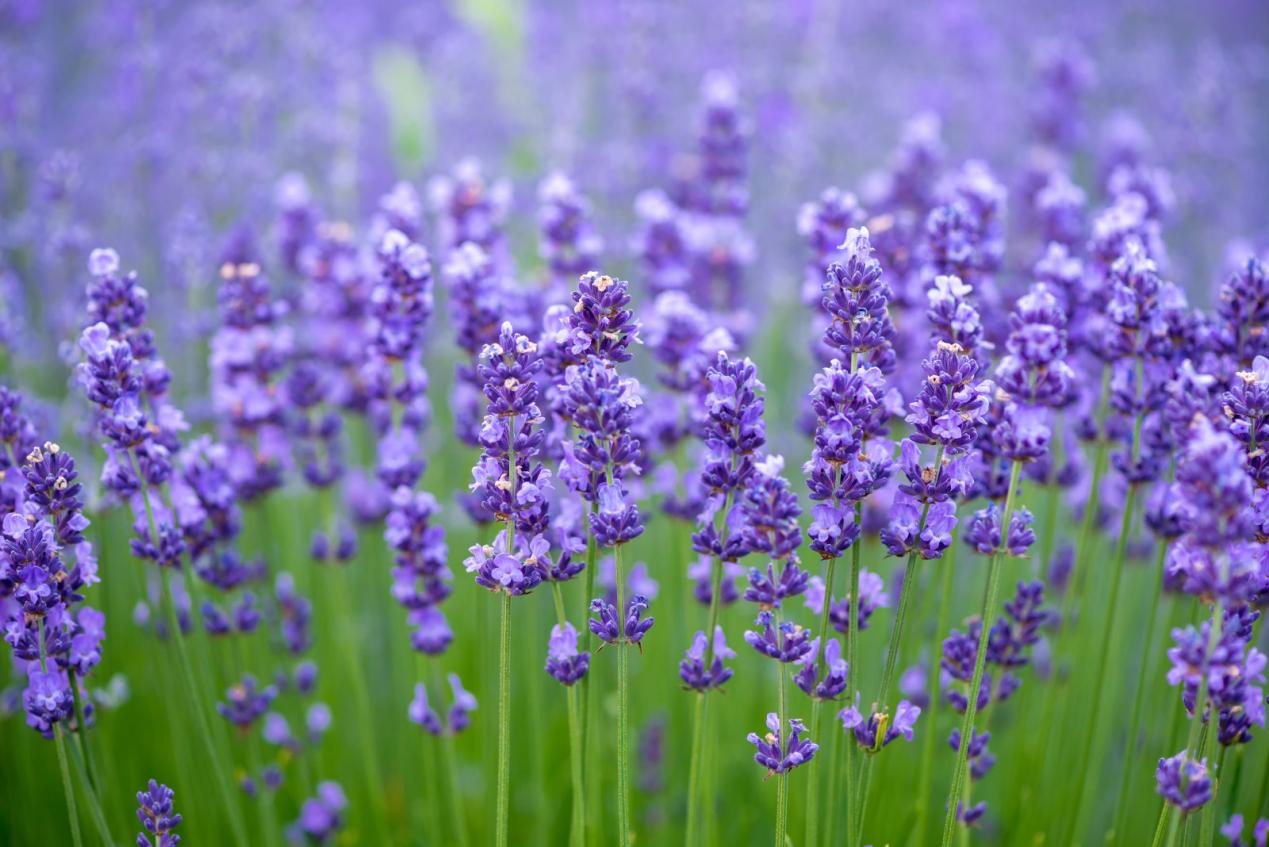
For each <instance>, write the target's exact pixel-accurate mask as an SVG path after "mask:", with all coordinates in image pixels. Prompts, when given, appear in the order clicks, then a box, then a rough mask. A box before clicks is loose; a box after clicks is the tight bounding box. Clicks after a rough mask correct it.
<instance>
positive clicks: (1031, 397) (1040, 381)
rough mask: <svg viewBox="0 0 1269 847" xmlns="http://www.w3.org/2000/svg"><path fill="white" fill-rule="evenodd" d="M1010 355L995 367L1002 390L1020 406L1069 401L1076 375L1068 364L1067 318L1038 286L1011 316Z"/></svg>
mask: <svg viewBox="0 0 1269 847" xmlns="http://www.w3.org/2000/svg"><path fill="white" fill-rule="evenodd" d="M1009 324H1010V330H1011V331H1010V333H1009V340H1008V341H1007V342H1006V344H1005V349H1006V350H1007V351H1008V352H1007V353H1006V355H1005V356H1004V357H1003V358H1002V359H1001V360H1000V363H999V364H998V365H997V366H996V379H997V380H998V381H999V384H1000V387H1001V388H1003V389H1004V390H1005V391H1007V392H1009V395H1010V396H1011V397H1012V398H1013V399H1014V400H1016V401H1018V402H1020V403H1026V404H1029V405H1033V406H1050V407H1057V406H1061V405H1063V404H1064V403H1066V402H1067V401H1068V399H1069V393H1070V385H1071V380H1072V379H1073V378H1074V375H1075V374H1074V372H1073V371H1072V370H1071V367H1070V365H1068V364H1067V363H1066V314H1065V313H1064V312H1063V311H1062V308H1061V305H1060V304H1059V302H1058V299H1057V297H1056V296H1055V295H1054V294H1053V292H1051V291H1049V289H1048V287H1047V286H1046V285H1045V284H1044V283H1037V284H1036V285H1035V286H1033V287H1032V289H1031V290H1030V291H1029V292H1027V293H1026V294H1025V295H1024V296H1022V297H1020V298H1019V299H1018V302H1017V304H1016V305H1015V306H1014V310H1013V312H1012V313H1011V314H1010V315H1009Z"/></svg>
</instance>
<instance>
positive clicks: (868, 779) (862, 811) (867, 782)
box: [852, 751, 877, 847]
mask: <svg viewBox="0 0 1269 847" xmlns="http://www.w3.org/2000/svg"><path fill="white" fill-rule="evenodd" d="M876 758H877V756H876V754H875V753H874V752H872V751H869V752H867V753H865V754H864V763H863V764H862V765H860V767H859V804H858V805H859V811H858V813H857V814H858V815H859V826H858V830H859V835H858V836H857V837H858V842H857V843H858V844H863V843H864V823H865V820H864V818H865V817H866V816H867V815H868V791H869V789H870V788H872V768H873V762H874V761H875V760H876ZM852 847H853V845H852Z"/></svg>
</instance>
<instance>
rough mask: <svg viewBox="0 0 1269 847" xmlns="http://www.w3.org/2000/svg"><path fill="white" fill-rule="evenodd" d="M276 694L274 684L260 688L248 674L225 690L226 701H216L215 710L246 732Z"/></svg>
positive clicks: (266, 709)
mask: <svg viewBox="0 0 1269 847" xmlns="http://www.w3.org/2000/svg"><path fill="white" fill-rule="evenodd" d="M277 695H278V689H277V687H276V686H274V685H266V686H264V687H263V688H261V687H259V686H258V685H257V683H256V679H255V677H253V676H251V675H250V674H248V675H246V676H244V677H243V678H242V681H241V682H238V683H237V684H235V685H233V686H231V687H229V688H227V689H226V690H225V701H226V702H224V703H217V704H216V711H217V712H219V713H220V715H221V717H223V718H224V719H225V720H227V721H229V722H230V723H232V724H234V725H235V726H237V727H238V729H239V731H240V732H246V731H247V730H248V729H250V728H251V725H252V724H254V723H255V722H256V720H257V719H259V718H260V716H261V715H263V714H264V713H265V712H267V711H268V710H269V706H270V705H271V704H272V703H273V700H274V699H275V698H276V697H277Z"/></svg>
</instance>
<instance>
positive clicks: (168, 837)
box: [137, 779, 181, 847]
mask: <svg viewBox="0 0 1269 847" xmlns="http://www.w3.org/2000/svg"><path fill="white" fill-rule="evenodd" d="M173 796H174V794H173V791H172V789H170V788H168V787H167V786H166V785H160V784H159V783H158V782H156V781H155V780H153V779H152V780H150V785H149V787H148V788H147V789H146V790H145V791H138V792H137V819H138V820H140V821H141V825H142V826H143V827H145V832H143V833H139V834H138V835H137V847H176V845H177V844H180V843H181V837H180V836H179V835H177V834H176V833H174V832H173V831H172V830H174V829H176V827H177V826H179V825H180V823H181V816H180V815H179V814H172V797H173ZM147 833H148V835H147Z"/></svg>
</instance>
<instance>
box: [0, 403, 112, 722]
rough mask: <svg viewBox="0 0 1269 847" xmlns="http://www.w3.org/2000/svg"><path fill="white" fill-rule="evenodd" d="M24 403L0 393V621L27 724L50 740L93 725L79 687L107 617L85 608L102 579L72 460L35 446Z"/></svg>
mask: <svg viewBox="0 0 1269 847" xmlns="http://www.w3.org/2000/svg"><path fill="white" fill-rule="evenodd" d="M20 402H21V398H20V397H19V396H18V395H17V394H15V393H14V392H12V391H10V390H9V389H7V388H4V387H0V476H2V477H3V479H2V480H0V493H2V494H3V502H2V503H0V507H2V508H3V511H4V517H3V519H2V520H0V533H2V537H0V620H2V621H3V632H4V640H5V642H6V643H7V644H8V645H9V646H10V648H12V651H13V653H12V660H13V665H14V668H15V670H16V671H17V672H18V673H20V674H22V676H24V677H25V686H24V688H23V692H22V704H23V707H24V708H25V710H26V720H27V725H28V726H30V727H31V728H32V729H34V730H35V731H36V732H38V733H40V734H41V735H43V736H44V737H45V738H49V739H51V738H52V737H53V733H54V729H55V727H57V726H61V727H63V728H64V729H65V730H67V731H82V730H83V728H84V726H83V722H91V720H92V718H93V705H92V701H91V699H90V698H88V697H87V696H86V694H87V690H86V689H85V687H84V684H83V680H84V679H85V678H86V677H87V676H88V675H89V674H91V673H92V671H93V669H94V668H95V667H97V665H98V663H99V662H100V661H101V650H102V642H103V641H104V640H105V637H106V630H105V622H106V618H105V615H104V614H102V613H101V612H99V611H97V610H96V609H93V608H91V607H89V606H86V605H83V601H84V594H83V593H82V592H83V591H84V589H85V588H87V587H88V586H91V585H94V584H96V583H98V582H100V579H99V577H98V576H97V560H96V558H95V556H94V554H93V549H92V545H91V544H90V543H89V542H88V541H86V540H85V539H84V535H83V532H84V530H85V529H87V528H88V519H87V518H86V517H85V516H84V514H83V507H84V503H83V499H82V496H81V495H82V492H83V487H82V486H81V484H80V483H79V481H78V477H79V474H78V472H77V471H76V469H75V460H74V459H73V458H71V457H70V455H68V454H67V453H65V452H64V451H63V450H62V449H61V448H60V447H59V446H58V445H57V444H53V443H51V442H45V443H44V444H43V445H39V444H38V443H37V441H36V437H35V433H34V428H33V427H32V425H31V423H30V421H29V420H27V419H26V417H25V416H23V414H22V413H21V410H20V406H19V404H20Z"/></svg>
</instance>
